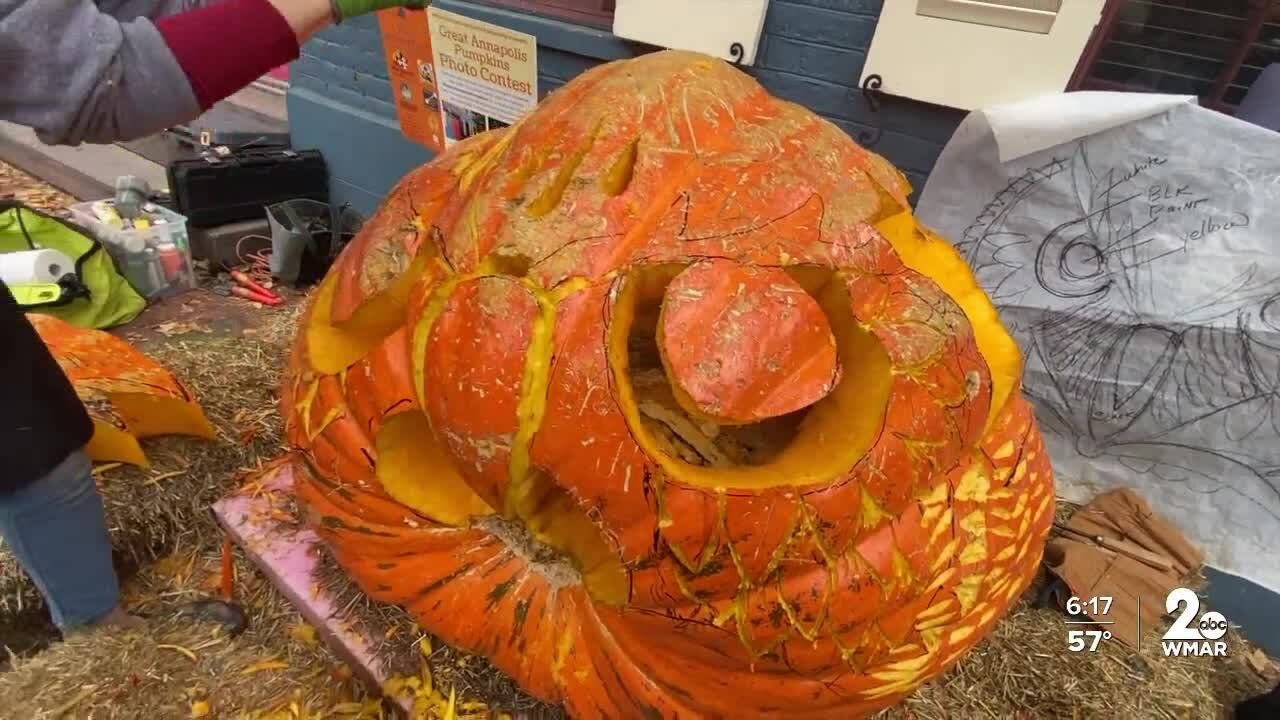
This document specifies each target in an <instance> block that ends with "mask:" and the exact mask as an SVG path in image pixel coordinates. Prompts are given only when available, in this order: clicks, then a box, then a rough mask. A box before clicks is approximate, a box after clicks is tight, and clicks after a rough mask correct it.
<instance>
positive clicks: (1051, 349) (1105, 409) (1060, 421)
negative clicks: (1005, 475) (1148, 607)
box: [957, 139, 1280, 520]
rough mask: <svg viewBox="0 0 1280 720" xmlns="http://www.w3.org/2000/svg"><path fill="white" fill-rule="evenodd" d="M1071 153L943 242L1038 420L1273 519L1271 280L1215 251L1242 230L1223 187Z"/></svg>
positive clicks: (1148, 160)
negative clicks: (1016, 354) (967, 273)
mask: <svg viewBox="0 0 1280 720" xmlns="http://www.w3.org/2000/svg"><path fill="white" fill-rule="evenodd" d="M1088 143H1089V141H1088V140H1087V139H1086V140H1082V141H1078V142H1077V143H1075V144H1074V146H1068V147H1070V148H1071V151H1070V152H1062V150H1063V148H1060V149H1059V150H1058V152H1057V154H1056V155H1053V156H1050V157H1047V159H1046V157H1045V156H1043V155H1042V156H1039V157H1038V158H1037V159H1036V161H1035V162H1033V163H1031V166H1029V167H1027V168H1026V169H1025V171H1024V172H1022V173H1020V174H1018V175H1017V176H1016V177H1014V178H1013V179H1012V180H1011V181H1010V182H1009V183H1008V185H1006V186H1005V187H1004V188H1003V189H1001V190H1000V191H999V192H998V193H996V194H995V195H994V197H992V198H991V200H990V202H988V203H987V204H986V205H985V206H984V207H983V209H982V210H981V212H980V213H979V214H978V215H977V217H976V218H974V220H973V222H972V223H971V224H970V225H969V226H968V227H967V228H965V230H964V232H963V233H962V235H961V237H960V238H958V243H957V245H958V247H959V249H960V251H961V252H962V253H963V254H964V255H965V257H966V259H967V260H968V261H969V262H970V264H971V265H972V266H973V268H974V270H975V272H976V273H977V275H978V279H979V281H980V282H981V283H982V285H983V286H984V287H985V288H986V289H987V291H988V292H989V293H990V294H991V296H992V299H993V300H994V301H995V303H996V305H997V306H998V307H1000V309H1001V313H1002V315H1003V316H1004V320H1005V322H1006V323H1007V324H1008V325H1009V327H1010V329H1011V330H1012V331H1013V332H1014V334H1015V336H1017V338H1018V340H1019V342H1020V344H1021V345H1022V347H1023V350H1024V353H1025V355H1026V359H1027V383H1026V386H1027V393H1028V395H1029V396H1031V398H1032V399H1033V401H1034V402H1035V404H1036V407H1037V415H1038V416H1039V417H1040V422H1041V423H1042V425H1044V426H1045V428H1046V431H1047V432H1049V433H1050V434H1057V435H1059V436H1060V437H1062V438H1065V439H1066V441H1067V442H1070V443H1072V444H1073V445H1074V447H1075V450H1076V451H1077V452H1078V453H1080V454H1081V455H1082V456H1085V457H1088V458H1099V457H1103V456H1106V457H1108V458H1110V459H1112V460H1114V461H1116V462H1118V463H1120V464H1121V465H1122V466H1123V467H1125V468H1127V469H1128V470H1129V471H1132V472H1135V473H1141V474H1147V475H1152V476H1155V478H1158V479H1159V480H1162V481H1165V482H1170V483H1181V484H1184V485H1186V486H1187V488H1189V489H1190V490H1191V491H1192V492H1195V493H1207V494H1212V493H1222V492H1230V493H1236V494H1239V495H1240V496H1242V497H1244V498H1247V499H1248V500H1249V501H1250V502H1251V503H1252V504H1254V505H1256V506H1257V507H1258V508H1260V509H1261V510H1263V511H1265V512H1267V513H1268V514H1269V515H1270V516H1271V517H1273V518H1276V519H1277V520H1280V273H1278V272H1277V270H1276V268H1275V266H1274V265H1272V266H1270V267H1268V266H1267V265H1266V264H1265V263H1266V262H1268V261H1270V258H1262V259H1259V260H1250V255H1249V254H1248V253H1236V252H1232V251H1230V249H1231V248H1232V247H1233V245H1232V242H1233V235H1234V236H1235V237H1236V238H1237V239H1238V237H1239V235H1240V234H1242V233H1248V232H1249V227H1250V222H1251V218H1250V217H1249V215H1248V214H1246V213H1244V212H1240V211H1236V210H1234V209H1233V207H1232V203H1231V193H1229V192H1227V193H1223V191H1222V190H1221V189H1217V188H1201V187H1197V186H1196V184H1195V181H1194V179H1193V178H1194V175H1192V174H1190V173H1188V172H1185V171H1182V172H1179V171H1178V170H1177V169H1176V168H1174V167H1173V166H1170V167H1168V168H1166V167H1165V166H1166V165H1167V164H1168V163H1169V159H1168V158H1165V157H1160V156H1156V155H1148V156H1142V157H1115V154H1114V153H1102V152H1098V153H1097V156H1096V157H1095V156H1091V155H1090V152H1089V144H1088ZM1169 178H1173V180H1170V179H1169ZM1222 195H1225V196H1226V197H1221V196H1222ZM1033 208H1034V209H1033ZM1045 208H1050V210H1049V211H1048V215H1051V216H1052V217H1046V211H1045ZM1033 213H1034V215H1035V217H1031V215H1032V214H1033ZM1046 228H1049V229H1048V231H1047V232H1046ZM1206 268H1211V271H1210V272H1201V271H1202V270H1204V269H1206ZM1228 477H1229V478H1231V481H1230V482H1224V481H1223V479H1224V478H1228Z"/></svg>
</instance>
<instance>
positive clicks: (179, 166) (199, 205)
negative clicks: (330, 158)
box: [168, 145, 329, 227]
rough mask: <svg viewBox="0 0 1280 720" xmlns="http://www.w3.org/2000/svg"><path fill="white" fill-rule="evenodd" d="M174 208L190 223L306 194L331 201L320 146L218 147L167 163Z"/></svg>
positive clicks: (250, 213)
mask: <svg viewBox="0 0 1280 720" xmlns="http://www.w3.org/2000/svg"><path fill="white" fill-rule="evenodd" d="M168 175H169V193H170V195H171V197H172V205H173V209H174V210H175V211H176V212H178V213H180V214H182V215H184V216H185V217H186V218H187V224H188V225H190V226H192V227H215V226H218V225H225V224H227V223H233V222H239V221H241V220H256V219H259V218H263V217H265V216H266V210H265V209H264V208H265V207H266V206H267V205H272V204H274V203H278V202H282V201H284V200H292V199H294V198H307V199H309V200H317V201H319V202H325V203H327V202H329V172H328V168H327V167H326V166H325V162H324V157H323V156H322V155H321V154H320V151H319V150H291V149H289V148H287V147H258V148H254V147H243V148H240V149H236V150H231V149H228V148H227V146H225V145H224V146H219V147H216V148H213V149H207V150H205V151H204V152H203V153H202V155H201V157H196V158H186V159H180V160H175V161H174V162H172V163H170V164H169V166H168Z"/></svg>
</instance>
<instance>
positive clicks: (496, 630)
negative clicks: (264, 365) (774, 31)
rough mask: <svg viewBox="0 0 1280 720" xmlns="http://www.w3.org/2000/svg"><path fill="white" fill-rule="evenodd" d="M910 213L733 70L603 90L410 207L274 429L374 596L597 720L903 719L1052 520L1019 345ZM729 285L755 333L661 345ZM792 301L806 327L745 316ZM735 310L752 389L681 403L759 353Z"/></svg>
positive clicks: (373, 226) (1006, 593) (995, 604)
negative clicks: (899, 711)
mask: <svg viewBox="0 0 1280 720" xmlns="http://www.w3.org/2000/svg"><path fill="white" fill-rule="evenodd" d="M909 193H910V188H909V186H908V185H907V183H906V181H905V178H904V177H903V176H902V174H901V173H899V172H898V171H897V170H895V169H894V168H893V167H892V166H891V165H889V164H888V163H887V162H886V161H884V160H883V159H882V158H880V157H878V156H876V155H873V154H871V153H869V152H867V151H866V150H864V149H862V148H860V147H858V146H857V145H855V144H854V143H853V142H852V141H851V140H850V139H849V138H848V137H847V136H845V135H844V134H843V133H841V132H840V131H839V130H838V129H836V128H835V127H834V126H832V125H830V124H829V123H827V122H826V121H824V120H822V119H821V118H819V117H817V116H816V115H814V114H813V113H811V112H809V111H807V110H805V109H803V108H800V107H798V106H795V105H792V104H789V103H785V102H781V101H779V100H776V99H774V98H772V97H770V96H769V95H768V94H767V93H765V92H764V90H763V89H762V88H760V86H759V85H758V84H756V83H755V82H754V81H753V80H751V79H750V78H749V77H747V76H746V75H744V74H742V73H740V72H738V71H737V70H735V69H732V68H730V67H729V66H727V65H726V64H724V63H722V62H719V61H716V60H713V59H711V58H707V57H704V56H701V55H697V54H692V53H684V52H660V53H653V54H649V55H645V56H643V57H640V58H637V59H634V60H628V61H623V62H617V63H610V64H607V65H603V66H600V67H597V68H594V69H592V70H590V71H588V72H586V73H584V74H583V75H581V76H580V77H579V78H577V79H576V80H574V81H572V82H570V83H569V84H567V85H566V86H565V87H564V88H562V89H561V90H560V91H558V92H556V93H555V94H553V95H551V96H550V97H548V98H547V99H546V100H545V101H544V102H543V103H542V104H541V105H540V106H539V107H538V108H537V109H536V110H535V111H534V112H533V113H531V114H530V115H528V116H526V117H525V118H524V119H522V120H521V121H520V122H519V123H517V124H516V125H514V126H512V127H510V128H506V129H504V130H498V131H492V132H489V133H484V134H482V135H479V136H476V137H474V138H471V139H469V140H467V141H465V142H463V143H460V144H458V145H457V146H455V147H454V148H452V149H451V150H450V151H448V152H445V153H443V154H442V155H441V156H440V157H439V158H437V159H436V160H435V161H433V162H432V163H430V164H428V165H427V166H425V167H424V168H421V169H419V170H416V171H414V172H413V173H410V174H409V175H408V176H407V177H406V178H405V179H404V180H402V181H401V183H400V184H399V185H398V186H397V187H396V189H395V190H393V192H392V193H391V195H390V196H389V198H388V200H387V202H386V203H385V204H384V207H383V209H382V210H381V211H380V212H379V214H378V215H376V216H375V217H374V218H373V219H371V220H370V222H369V223H368V224H367V225H366V227H365V228H364V229H363V230H362V231H361V233H360V234H359V235H358V236H357V237H356V238H355V240H354V241H353V242H352V243H351V245H350V246H349V247H348V248H347V249H346V250H345V251H344V252H343V254H342V255H341V257H339V259H338V260H337V262H336V264H335V266H334V267H333V269H332V270H331V271H330V273H329V275H328V277H326V279H325V280H324V281H323V283H322V285H321V288H320V290H319V293H318V294H317V297H316V299H315V301H314V302H313V304H312V306H311V307H310V308H309V310H308V312H307V314H306V315H305V316H304V318H303V321H302V322H303V325H302V330H301V331H300V332H299V336H298V341H297V343H296V345H295V348H294V355H293V358H292V360H291V370H290V374H289V379H288V380H287V381H286V386H285V389H284V392H283V398H282V403H283V410H284V414H285V416H286V418H287V429H288V436H289V441H290V443H291V444H292V445H293V446H294V448H295V449H296V452H295V455H294V458H295V459H294V462H295V465H296V467H297V471H298V473H297V476H298V479H299V482H298V484H297V493H298V497H299V499H300V501H301V503H302V505H303V506H304V507H305V508H307V509H308V511H309V513H310V516H311V517H312V520H313V522H314V525H315V527H316V530H317V532H318V533H319V535H320V536H321V537H322V538H323V539H324V540H325V541H326V542H327V543H328V544H329V546H330V547H331V548H332V550H333V552H334V554H335V556H336V557H337V559H338V561H339V562H340V563H341V564H342V565H343V567H344V568H346V569H347V571H348V572H349V573H350V574H351V575H352V577H353V578H354V579H355V580H356V581H357V582H358V583H359V584H360V586H361V587H362V588H363V589H364V590H365V591H366V592H367V593H368V594H369V595H370V596H371V597H373V598H374V599H376V600H379V601H382V602H388V603H396V604H400V605H403V606H405V607H406V608H408V609H409V610H410V611H411V612H412V613H413V614H414V615H415V616H416V617H417V619H418V620H419V621H420V622H421V624H422V625H423V627H425V628H427V629H429V630H430V631H431V632H433V633H435V634H437V635H439V636H440V637H441V638H442V639H443V640H444V641H445V642H448V643H450V644H452V645H455V646H457V647H459V648H462V649H465V650H468V651H471V652H476V653H480V654H483V655H484V656H486V657H487V658H489V659H490V660H491V661H492V662H493V663H494V664H495V665H496V666H497V667H499V668H501V669H502V670H504V671H505V672H507V673H508V674H510V675H511V676H512V677H513V678H514V679H515V680H516V681H517V682H519V683H520V684H521V685H522V686H523V687H524V688H525V689H526V690H527V691H529V692H530V693H532V694H534V695H536V696H538V697H540V698H543V699H545V700H548V701H552V702H558V703H563V704H564V705H565V706H566V707H567V709H568V710H569V712H570V713H571V714H572V715H573V716H575V717H583V718H630V717H673V718H674V717H761V718H829V717H857V716H861V715H864V714H867V713H870V712H873V711H875V710H878V709H880V708H883V707H886V706H888V705H891V704H893V703H895V702H897V701H899V700H900V699H901V698H903V697H904V696H905V695H907V694H909V693H910V692H911V691H912V690H913V689H915V688H916V687H918V686H919V685H920V684H921V683H923V682H924V681H926V680H927V679H929V678H931V677H935V676H937V675H938V674H939V673H941V672H944V671H945V670H946V669H947V668H949V667H951V666H953V665H954V664H955V663H956V662H957V661H958V660H959V659H960V658H961V657H962V656H963V655H964V654H965V653H966V652H967V651H968V650H969V649H970V648H972V647H973V645H974V644H975V643H977V642H978V641H979V640H980V639H981V638H982V637H983V636H984V635H985V634H986V633H987V632H988V631H989V630H990V628H991V627H992V626H993V625H994V623H995V622H997V621H998V620H999V618H1000V617H1001V616H1002V615H1003V613H1004V612H1005V611H1006V610H1007V609H1008V607H1009V606H1010V604H1011V603H1012V602H1013V601H1014V600H1015V599H1016V598H1017V597H1018V595H1019V594H1020V593H1021V592H1022V591H1023V590H1024V589H1025V588H1026V587H1027V585H1028V584H1029V583H1030V581H1031V579H1032V577H1033V576H1034V573H1035V570H1036V567H1037V565H1038V563H1039V559H1040V553H1041V551H1042V547H1043V542H1044V539H1045V537H1046V534H1047V532H1048V527H1049V525H1050V523H1051V518H1052V512H1053V478H1052V472H1051V469H1050V466H1049V462H1048V458H1047V456H1046V454H1045V451H1044V447H1043V443H1042V440H1041V437H1040V433H1039V430H1038V428H1037V427H1036V424H1035V419H1034V417H1033V415H1032V413H1031V410H1030V407H1029V405H1028V404H1027V403H1026V401H1025V400H1023V399H1022V397H1021V395H1020V394H1019V392H1018V385H1019V377H1020V373H1021V358H1020V355H1019V353H1018V350H1017V346H1016V344H1014V342H1013V340H1012V339H1011V338H1010V336H1009V335H1008V333H1007V332H1006V331H1005V329H1004V328H1003V327H1002V326H1001V324H1000V322H999V319H998V316H997V315H996V313H995V310H994V307H993V306H992V305H991V303H990V301H989V300H988V299H987V298H986V296H985V294H983V293H982V291H981V289H980V287H979V286H978V285H977V283H976V281H974V279H973V275H972V272H970V271H969V270H968V268H967V266H965V265H964V262H963V260H962V259H961V258H960V257H959V255H958V254H956V253H955V251H954V250H953V249H952V248H951V247H950V246H949V245H948V244H947V243H946V241H945V240H942V239H940V238H938V237H937V236H936V235H934V234H932V233H931V232H930V231H928V230H927V229H925V228H922V227H920V226H918V225H917V224H916V222H915V220H914V218H912V216H911V215H910V212H909V206H908V205H907V200H906V198H907V195H908V194H909ZM710 266H715V267H719V268H722V269H723V271H724V272H725V273H726V275H725V277H729V276H731V275H732V276H735V277H737V276H741V278H743V284H744V287H746V288H748V289H750V290H752V291H754V292H757V293H759V299H761V301H762V302H760V303H758V304H757V305H755V306H753V305H752V304H751V303H745V304H737V303H734V302H729V301H728V299H727V297H728V296H727V295H724V294H723V293H722V294H721V295H720V296H716V297H713V298H712V300H711V301H709V303H708V304H706V305H702V306H697V307H693V308H692V310H691V311H688V312H684V311H682V310H681V308H679V307H676V308H675V309H674V310H672V309H670V308H665V309H667V310H668V316H667V317H666V322H665V323H664V318H663V312H664V305H665V304H666V303H667V302H668V300H669V295H668V293H669V292H672V291H671V288H672V286H673V284H674V286H675V288H676V290H675V291H676V292H680V291H682V289H683V290H684V291H687V290H689V289H690V288H692V289H693V290H695V291H697V292H702V291H711V292H713V293H714V292H720V291H716V290H715V288H716V287H717V283H716V282H715V280H716V278H715V277H714V276H712V275H706V274H700V273H701V271H702V269H705V268H707V267H710ZM690 268H693V270H690ZM686 273H689V274H687V275H686ZM682 276H683V277H684V278H685V280H684V281H681V277H682ZM762 278H763V280H761V279H762ZM775 286H776V287H777V288H781V289H782V290H775V289H774V288H775ZM797 292H799V293H803V297H802V298H800V301H799V302H798V303H797V307H801V308H802V309H801V310H798V311H797V312H799V313H800V314H801V316H802V317H808V318H810V321H809V322H807V323H803V324H801V325H800V326H788V325H786V324H785V323H780V322H772V323H771V322H770V321H769V316H768V314H767V313H765V314H762V315H759V316H756V315H752V313H753V312H754V310H753V309H752V308H753V307H756V308H757V309H758V308H766V309H771V310H770V311H776V310H777V308H778V305H777V300H778V298H779V297H783V296H784V295H785V293H797ZM695 294H696V293H695ZM696 304H697V303H695V305H696ZM719 310H726V311H728V310H732V311H734V312H739V313H742V314H743V315H744V317H745V318H746V320H747V321H746V322H742V323H738V324H737V326H736V327H735V329H734V331H733V332H735V333H740V334H741V338H740V339H739V340H740V342H741V346H740V348H739V349H738V350H737V352H739V353H740V354H741V357H744V358H748V359H749V361H744V362H743V363H742V365H741V366H734V367H732V368H730V372H728V373H727V375H726V376H725V377H717V378H714V382H713V381H712V379H711V376H710V375H705V376H703V377H702V378H700V379H699V378H693V379H691V378H690V375H689V373H690V369H691V368H696V367H698V365H699V363H709V364H713V363H714V361H716V360H717V359H719V360H720V361H721V363H722V365H723V361H724V359H725V358H726V357H729V355H726V353H730V354H731V353H733V352H735V349H734V347H733V343H727V342H722V341H723V340H724V337H723V335H724V333H725V332H727V331H726V330H724V329H719V330H718V329H716V327H717V326H716V322H715V318H716V317H718V311H719ZM815 328H816V329H815ZM824 333H826V334H825V335H824ZM792 336H794V338H795V339H796V347H797V348H803V351H801V352H796V353H794V354H791V355H788V354H787V353H784V352H775V350H774V349H776V348H778V347H785V343H779V339H780V338H787V337H792ZM681 343H683V344H681ZM676 344H680V345H679V346H678V347H677V345H676ZM762 349H763V350H764V352H762V351H761V350H762ZM827 353H829V354H827ZM760 358H767V359H766V360H764V361H763V362H765V363H766V364H765V365H763V366H762V365H759V364H758V363H757V361H758V360H760ZM810 361H811V362H810ZM770 362H772V364H768V363H770ZM806 362H809V363H810V364H806ZM753 363H757V364H754V365H753ZM762 367H763V368H764V369H763V370H762V369H761V368H762ZM753 368H755V369H753ZM792 379H793V381H794V387H787V386H786V385H785V383H786V382H787V381H788V380H792ZM694 380H697V382H695V381H694ZM700 383H701V384H700ZM717 383H719V384H717ZM780 387H781V389H782V390H788V391H791V394H790V396H789V399H787V401H786V402H776V403H774V404H772V405H771V404H770V403H769V402H766V401H762V400H761V398H764V399H765V400H768V399H769V398H770V397H773V396H771V393H777V392H780V391H779V388H780ZM741 388H748V390H746V391H743V390H741ZM717 391H719V392H722V393H723V397H721V398H716V397H714V393H715V392H717ZM784 395H785V393H783V394H780V395H776V397H783V396H784ZM797 398H799V399H797ZM744 421H746V422H744Z"/></svg>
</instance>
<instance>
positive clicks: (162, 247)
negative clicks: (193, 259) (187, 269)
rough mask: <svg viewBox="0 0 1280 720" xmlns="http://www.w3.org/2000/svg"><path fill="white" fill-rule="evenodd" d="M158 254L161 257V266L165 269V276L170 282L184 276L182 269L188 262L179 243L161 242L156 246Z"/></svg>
mask: <svg viewBox="0 0 1280 720" xmlns="http://www.w3.org/2000/svg"><path fill="white" fill-rule="evenodd" d="M156 254H157V255H159V257H160V266H161V268H163V269H164V277H165V279H166V280H167V281H168V282H173V281H175V280H177V279H178V278H180V277H182V269H183V266H184V265H186V263H185V262H184V259H183V257H182V252H181V251H180V250H178V246H177V245H174V244H173V243H171V242H164V243H160V244H159V245H157V246H156Z"/></svg>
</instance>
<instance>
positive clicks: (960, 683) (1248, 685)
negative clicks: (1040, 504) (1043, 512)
mask: <svg viewBox="0 0 1280 720" xmlns="http://www.w3.org/2000/svg"><path fill="white" fill-rule="evenodd" d="M1033 591H1034V589H1033ZM1031 596H1032V593H1031V592H1028V594H1027V597H1031ZM1025 600H1026V598H1024V603H1023V604H1020V605H1019V606H1017V607H1015V608H1014V610H1013V611H1012V612H1011V613H1010V614H1009V616H1008V617H1006V618H1005V619H1004V620H1002V621H1001V622H1000V623H999V624H997V625H996V628H995V630H994V631H993V632H992V633H991V635H990V636H989V637H988V638H986V639H984V640H983V641H982V642H981V643H979V644H978V646H977V647H975V648H974V649H973V651H971V652H970V653H969V654H968V655H966V656H965V658H964V659H963V660H962V661H961V662H960V663H959V665H957V666H956V667H955V668H953V669H952V670H951V671H950V672H948V673H946V674H945V675H943V676H942V677H940V678H938V679H936V680H934V681H933V682H931V683H929V684H927V685H925V686H924V687H923V688H921V689H920V690H919V691H917V692H916V693H915V694H914V695H912V696H911V697H909V698H907V700H906V701H904V702H903V703H902V704H901V705H899V706H898V707H895V708H891V709H889V710H886V711H884V712H882V713H880V714H879V715H877V716H876V720H943V719H944V718H974V719H975V720H977V719H979V718H1001V719H1008V718H1079V719H1082V720H1083V719H1092V718H1097V719H1098V720H1102V719H1104V718H1105V719H1107V720H1110V719H1111V718H1171V719H1172V718H1178V719H1179V720H1201V719H1203V720H1211V719H1212V720H1217V719H1218V718H1222V717H1226V716H1229V715H1230V709H1231V708H1232V707H1234V705H1235V704H1236V703H1237V702H1239V701H1241V700H1243V699H1245V698H1248V697H1252V696H1254V695H1257V694H1259V693H1262V692H1265V691H1266V690H1268V689H1269V688H1270V687H1271V685H1273V684H1274V679H1272V680H1270V681H1268V679H1266V678H1264V677H1262V676H1260V675H1258V674H1257V673H1256V672H1255V671H1254V670H1253V669H1252V668H1250V667H1249V666H1248V664H1247V662H1246V660H1245V657H1246V654H1247V653H1248V652H1249V650H1250V647H1251V646H1250V645H1249V643H1248V642H1247V641H1246V640H1245V639H1244V638H1243V637H1242V636H1241V635H1240V634H1239V633H1238V632H1236V631H1234V630H1232V631H1231V633H1230V635H1229V636H1228V638H1227V641H1228V642H1229V643H1230V647H1231V648H1232V656H1231V657H1229V658H1166V657H1162V656H1161V654H1160V642H1159V637H1160V635H1161V634H1162V633H1163V632H1164V631H1165V630H1166V629H1167V628H1168V623H1167V622H1164V623H1161V624H1159V625H1158V626H1157V625H1156V624H1154V623H1153V626H1152V627H1151V628H1150V629H1148V631H1147V633H1146V635H1145V637H1144V638H1143V641H1142V648H1141V650H1140V651H1139V652H1133V651H1130V650H1128V649H1127V648H1125V647H1124V646H1123V645H1120V644H1119V643H1118V642H1115V641H1106V642H1103V643H1101V644H1100V645H1099V647H1098V650H1097V651H1096V652H1092V653H1089V652H1080V653H1073V652H1070V651H1068V649H1067V626H1066V625H1065V620H1066V618H1065V617H1064V616H1063V615H1062V614H1061V613H1059V612H1057V611H1055V610H1050V609H1045V608H1033V607H1030V606H1029V605H1027V604H1025Z"/></svg>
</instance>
